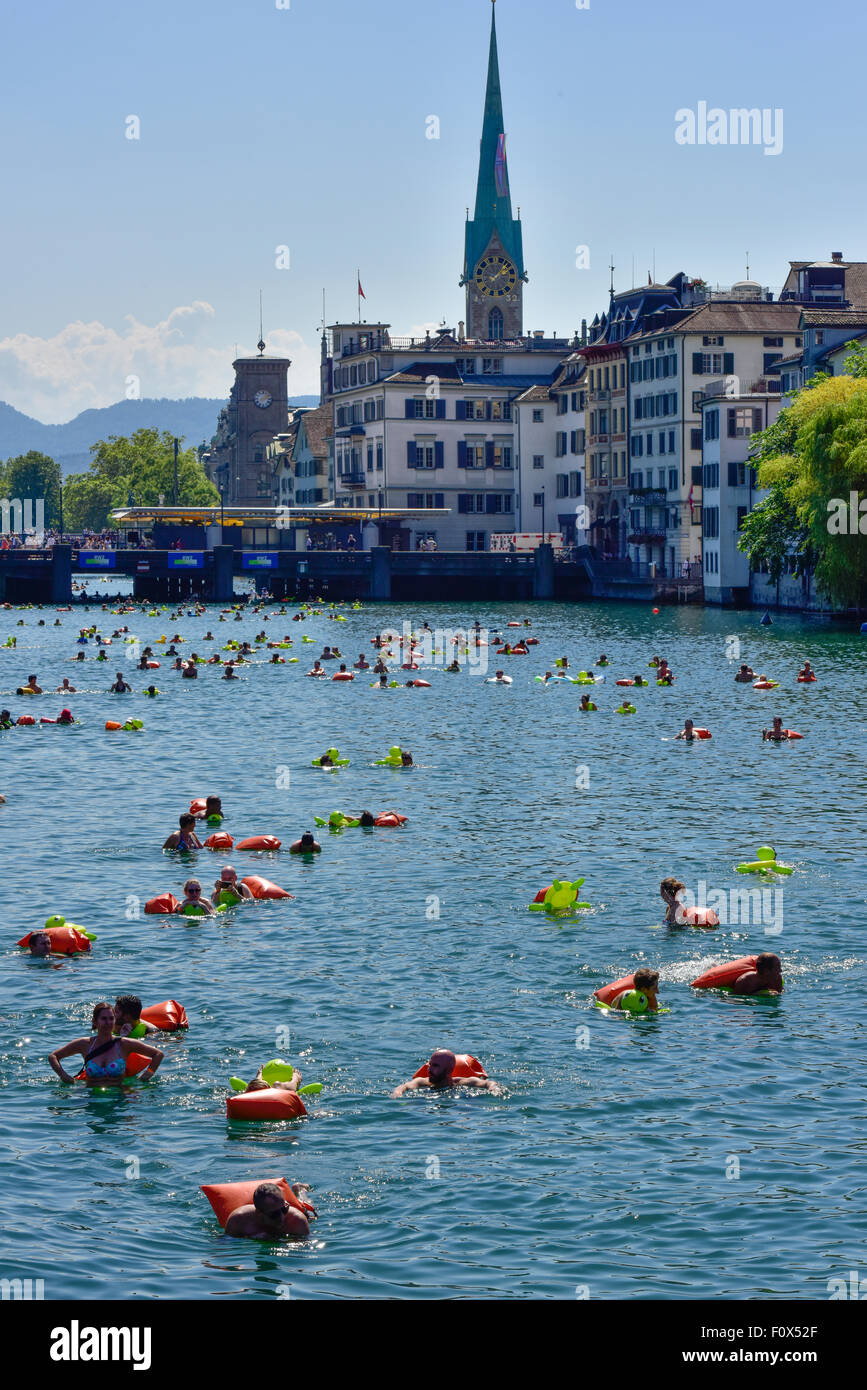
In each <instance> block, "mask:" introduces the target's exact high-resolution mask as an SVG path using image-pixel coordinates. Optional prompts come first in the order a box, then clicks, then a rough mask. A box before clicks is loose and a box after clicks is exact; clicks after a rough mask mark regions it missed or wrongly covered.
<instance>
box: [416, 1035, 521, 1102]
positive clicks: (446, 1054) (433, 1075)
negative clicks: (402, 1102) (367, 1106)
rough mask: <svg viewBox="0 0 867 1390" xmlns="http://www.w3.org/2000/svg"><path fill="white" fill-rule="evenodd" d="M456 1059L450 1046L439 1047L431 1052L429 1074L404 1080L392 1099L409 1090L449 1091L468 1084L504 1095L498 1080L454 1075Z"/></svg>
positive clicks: (472, 1087)
mask: <svg viewBox="0 0 867 1390" xmlns="http://www.w3.org/2000/svg"><path fill="white" fill-rule="evenodd" d="M456 1061H457V1058H456V1057H455V1054H454V1053H453V1052H450V1051H449V1050H448V1048H445V1047H438V1048H437V1050H436V1052H432V1053H431V1056H430V1060H429V1062H428V1064H427V1067H428V1074H427V1076H414V1077H413V1078H412V1080H411V1081H404V1082H403V1084H402V1085H400V1086H398V1087H397V1089H396V1090H394V1091H392V1093H391V1098H392V1100H397V1099H398V1098H399V1097H400V1096H405V1095H406V1094H407V1092H408V1091H447V1090H449V1089H450V1088H451V1087H457V1086H466V1087H467V1088H468V1089H469V1090H475V1091H490V1092H491V1093H492V1094H493V1095H495V1096H499V1095H502V1089H501V1088H500V1087H499V1086H498V1085H497V1083H496V1081H489V1080H488V1079H487V1077H483V1076H453V1075H452V1073H453V1071H454V1067H455V1062H456Z"/></svg>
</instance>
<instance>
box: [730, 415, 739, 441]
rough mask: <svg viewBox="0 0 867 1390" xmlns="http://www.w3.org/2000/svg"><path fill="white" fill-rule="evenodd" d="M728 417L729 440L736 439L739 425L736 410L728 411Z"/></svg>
mask: <svg viewBox="0 0 867 1390" xmlns="http://www.w3.org/2000/svg"><path fill="white" fill-rule="evenodd" d="M728 417H729V439H734V438H735V437H736V430H737V424H736V422H735V412H734V410H729V411H728Z"/></svg>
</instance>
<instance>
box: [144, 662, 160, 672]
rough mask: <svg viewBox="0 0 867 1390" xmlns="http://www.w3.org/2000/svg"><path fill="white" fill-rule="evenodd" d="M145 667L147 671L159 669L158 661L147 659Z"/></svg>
mask: <svg viewBox="0 0 867 1390" xmlns="http://www.w3.org/2000/svg"><path fill="white" fill-rule="evenodd" d="M147 669H148V670H149V671H158V670H159V669H160V663H159V662H158V661H149V662H148V665H147Z"/></svg>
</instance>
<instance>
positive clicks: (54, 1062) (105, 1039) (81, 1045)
mask: <svg viewBox="0 0 867 1390" xmlns="http://www.w3.org/2000/svg"><path fill="white" fill-rule="evenodd" d="M114 1024H115V1016H114V1009H113V1008H112V1007H111V1005H110V1004H105V1003H103V1004H97V1006H96V1008H95V1009H94V1011H93V1018H92V1020H91V1025H90V1026H91V1028H92V1029H93V1035H92V1036H91V1037H87V1038H76V1039H75V1041H74V1042H69V1043H66V1045H65V1046H64V1047H59V1048H57V1050H56V1051H54V1052H52V1053H51V1055H50V1057H49V1058H48V1064H49V1066H50V1067H51V1070H52V1071H54V1072H56V1073H57V1075H58V1076H59V1077H60V1079H61V1081H65V1082H66V1083H67V1084H68V1085H70V1086H71V1085H72V1084H73V1082H75V1081H78V1080H79V1079H80V1080H82V1081H85V1082H86V1083H87V1085H88V1086H119V1085H120V1084H121V1082H122V1081H123V1079H124V1076H125V1074H126V1063H127V1059H128V1058H129V1057H130V1056H131V1055H132V1054H133V1053H139V1054H140V1055H141V1056H144V1057H150V1059H151V1064H150V1066H149V1067H148V1068H147V1069H146V1070H145V1071H143V1072H141V1073H139V1074H140V1075H141V1076H153V1075H154V1073H155V1072H156V1070H157V1068H158V1067H159V1065H160V1062H161V1061H162V1060H163V1055H164V1054H163V1053H162V1051H161V1050H160V1048H158V1047H151V1046H150V1044H149V1043H144V1042H141V1041H140V1040H139V1039H138V1038H137V1039H136V1040H135V1042H133V1041H132V1039H131V1038H118V1037H115V1035H114V1031H113V1030H114ZM76 1052H78V1053H80V1054H81V1055H82V1056H83V1057H84V1075H83V1076H82V1077H80V1078H79V1077H77V1076H70V1075H69V1073H68V1072H67V1071H65V1070H64V1068H63V1066H62V1065H61V1063H62V1062H63V1060H64V1059H65V1058H66V1057H72V1056H74V1055H75V1053H76Z"/></svg>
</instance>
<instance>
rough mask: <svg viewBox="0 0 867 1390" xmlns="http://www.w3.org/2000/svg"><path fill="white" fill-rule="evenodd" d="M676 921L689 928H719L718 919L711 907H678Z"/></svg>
mask: <svg viewBox="0 0 867 1390" xmlns="http://www.w3.org/2000/svg"><path fill="white" fill-rule="evenodd" d="M678 920H679V921H680V922H685V923H686V925H687V926H690V927H718V926H719V917H718V916H717V914H716V912H714V910H713V908H712V907H680V908H678Z"/></svg>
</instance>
